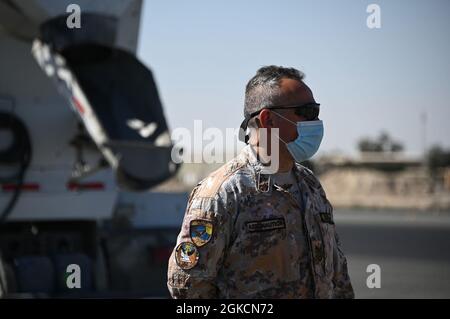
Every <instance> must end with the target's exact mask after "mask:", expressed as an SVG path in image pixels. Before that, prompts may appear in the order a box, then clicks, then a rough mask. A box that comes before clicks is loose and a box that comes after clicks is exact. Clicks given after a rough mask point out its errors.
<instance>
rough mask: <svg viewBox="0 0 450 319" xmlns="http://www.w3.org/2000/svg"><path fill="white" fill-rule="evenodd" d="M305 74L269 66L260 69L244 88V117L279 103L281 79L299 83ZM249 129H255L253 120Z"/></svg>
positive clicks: (292, 69)
mask: <svg viewBox="0 0 450 319" xmlns="http://www.w3.org/2000/svg"><path fill="white" fill-rule="evenodd" d="M304 77H305V74H304V73H303V72H301V71H299V70H297V69H294V68H285V67H282V66H276V65H269V66H263V67H262V68H260V69H259V70H258V71H257V72H256V75H255V76H254V77H252V78H251V79H250V81H248V83H247V86H246V88H245V105H244V117H246V116H249V115H250V114H252V113H254V112H257V111H259V110H261V109H263V108H264V107H267V106H270V105H275V104H278V103H279V100H280V97H281V94H280V90H279V88H280V81H281V79H285V78H287V79H294V80H297V81H299V82H301V81H302V80H303V79H304ZM249 127H256V126H255V122H254V120H251V121H250V122H249Z"/></svg>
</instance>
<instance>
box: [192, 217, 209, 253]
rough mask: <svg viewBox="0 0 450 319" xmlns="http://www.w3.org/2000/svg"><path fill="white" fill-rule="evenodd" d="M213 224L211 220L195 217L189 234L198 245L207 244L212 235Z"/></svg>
mask: <svg viewBox="0 0 450 319" xmlns="http://www.w3.org/2000/svg"><path fill="white" fill-rule="evenodd" d="M213 229H214V228H213V224H212V222H211V221H209V220H204V219H194V220H192V221H191V224H190V226H189V234H190V236H191V240H192V242H193V243H194V244H195V245H196V246H197V247H202V246H204V245H206V244H207V243H208V242H209V240H210V239H211V237H212V233H213Z"/></svg>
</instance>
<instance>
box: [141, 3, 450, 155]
mask: <svg viewBox="0 0 450 319" xmlns="http://www.w3.org/2000/svg"><path fill="white" fill-rule="evenodd" d="M371 3H376V4H378V5H379V6H380V7H381V29H369V28H367V26H366V19H367V16H368V15H369V13H367V12H366V8H367V6H368V5H369V4H371ZM141 26H142V28H141V34H140V41H139V52H138V54H139V57H140V58H141V59H142V60H143V61H144V63H145V64H147V65H148V66H149V67H150V68H151V69H152V70H153V72H154V74H155V76H156V80H157V83H158V86H159V90H160V94H161V97H162V100H163V103H164V106H165V114H166V116H167V119H168V122H169V125H170V127H171V128H172V129H173V128H175V127H186V128H189V129H192V128H193V121H194V120H196V119H202V120H203V121H204V126H206V127H219V128H221V129H225V128H226V127H238V126H239V124H240V122H241V121H242V109H243V99H244V87H245V84H246V83H247V81H248V80H249V79H250V78H251V77H252V76H253V75H254V73H255V72H256V70H257V69H258V68H259V67H261V66H263V65H268V64H276V65H283V66H292V67H295V68H298V69H300V70H302V71H303V72H304V73H306V79H305V82H306V83H307V84H308V85H309V86H310V87H311V88H312V90H313V92H314V95H315V98H316V100H317V101H318V102H319V103H321V104H322V113H321V114H322V115H321V118H322V119H323V120H324V124H325V129H326V131H325V138H324V141H323V144H322V148H321V150H322V151H323V152H329V151H334V150H341V151H344V152H347V153H350V152H354V151H355V147H356V143H357V141H358V139H359V138H360V137H362V136H376V135H378V133H379V132H380V131H381V130H386V131H388V132H389V133H390V134H391V135H392V136H393V137H394V138H396V139H398V140H400V141H401V142H403V143H404V144H405V146H406V148H407V151H408V152H410V153H416V154H419V153H420V152H421V151H422V147H423V140H422V132H423V127H422V125H421V121H420V114H421V113H422V112H425V111H426V112H427V118H428V125H427V142H428V145H431V144H435V143H438V144H441V145H443V146H446V147H450V140H449V137H450V125H449V120H450V34H449V33H450V1H448V0H430V1H406V0H391V1H356V0H345V1H332V0H329V1H317V0H316V1H312V0H311V1H298V0H297V1H286V0H282V1H262V0H258V1H255V0H251V1H206V0H192V1H181V0H180V1H162V0H161V1H148V0H146V1H145V4H144V12H143V16H142V22H141Z"/></svg>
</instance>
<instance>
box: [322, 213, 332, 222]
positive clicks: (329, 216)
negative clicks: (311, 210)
mask: <svg viewBox="0 0 450 319" xmlns="http://www.w3.org/2000/svg"><path fill="white" fill-rule="evenodd" d="M319 214H320V219H321V220H322V222H324V223H327V224H334V221H333V215H332V214H331V213H330V212H322V213H319Z"/></svg>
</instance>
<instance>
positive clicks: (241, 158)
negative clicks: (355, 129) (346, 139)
mask: <svg viewBox="0 0 450 319" xmlns="http://www.w3.org/2000/svg"><path fill="white" fill-rule="evenodd" d="M302 80H303V74H301V73H300V72H299V71H297V70H295V69H292V68H283V67H276V66H269V67H264V68H261V69H260V70H259V71H258V72H257V74H256V75H255V77H253V78H252V79H251V80H250V82H249V83H248V84H247V88H246V101H245V111H244V114H245V117H246V120H245V121H244V122H245V125H243V128H245V127H246V126H247V124H248V125H249V126H251V127H252V128H254V130H253V133H252V134H251V136H250V145H247V146H246V147H245V148H244V149H243V151H242V152H241V153H240V154H239V155H238V156H237V157H236V158H235V159H233V160H232V161H230V162H229V163H227V164H225V165H224V166H222V167H221V168H220V169H218V170H217V171H215V172H213V173H212V174H211V175H210V176H208V177H207V178H206V179H204V180H203V181H201V182H200V183H199V184H198V185H197V186H196V187H195V188H194V190H193V191H192V193H191V196H190V198H189V202H188V205H187V209H186V213H185V216H184V220H183V225H182V228H181V231H180V234H179V236H178V239H177V245H176V247H175V249H174V251H173V253H172V255H171V257H170V260H169V268H168V282H167V285H168V288H169V291H170V293H171V295H172V297H174V298H353V297H354V293H353V289H352V285H351V283H350V278H349V275H348V271H347V262H346V258H345V256H344V254H343V252H342V250H341V247H340V243H339V239H338V236H337V233H336V229H335V225H334V221H333V213H332V211H333V208H332V206H331V204H330V202H329V201H328V200H327V198H326V195H325V192H324V190H323V188H322V187H321V185H320V183H319V181H318V180H317V178H316V177H315V176H314V175H313V173H312V172H311V171H310V170H309V169H307V168H306V167H304V166H302V165H300V164H298V163H296V162H295V161H294V157H295V156H292V154H291V153H290V152H289V150H288V148H287V146H286V144H285V143H280V144H279V147H278V152H279V165H278V170H277V171H276V172H269V173H268V172H267V169H266V168H267V165H264V164H263V162H264V161H263V160H262V159H263V157H262V156H261V155H262V154H264V153H263V149H262V148H263V147H265V146H261V145H263V144H264V143H262V141H261V139H262V135H261V134H259V132H260V131H261V128H266V129H268V130H267V132H268V133H267V138H268V139H269V138H270V135H271V134H272V133H271V132H272V129H278V131H277V132H278V134H277V137H279V139H280V140H282V141H287V142H291V141H294V140H295V139H296V138H297V137H298V132H297V130H296V126H295V125H290V124H288V122H291V121H292V122H294V123H296V122H302V121H308V120H313V119H314V118H308V117H309V115H308V114H307V112H306V113H302V112H299V111H297V109H299V107H296V108H288V107H286V108H284V107H283V105H302V106H303V105H308V104H314V105H317V107H318V104H316V103H315V101H314V98H313V95H312V92H311V90H310V89H309V88H308V87H307V86H306V84H304V82H303V81H302ZM274 105H275V106H278V105H282V107H280V108H278V107H277V109H275V108H274V107H272V106H274ZM300 111H303V109H302V110H300ZM275 113H276V114H275ZM299 114H300V115H299ZM302 114H303V115H302ZM317 116H318V112H317V114H315V118H316V119H317ZM286 120H287V121H288V122H286ZM249 122H250V123H249ZM274 134H275V133H274ZM265 144H268V145H269V146H267V147H270V143H265ZM265 144H264V145H265ZM265 154H270V152H267V153H265Z"/></svg>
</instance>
